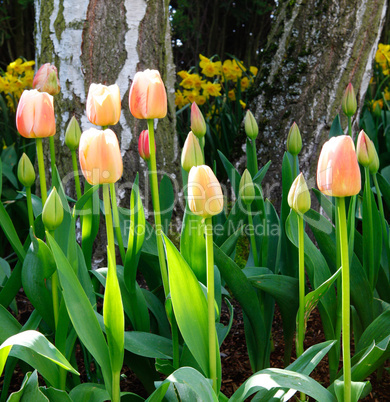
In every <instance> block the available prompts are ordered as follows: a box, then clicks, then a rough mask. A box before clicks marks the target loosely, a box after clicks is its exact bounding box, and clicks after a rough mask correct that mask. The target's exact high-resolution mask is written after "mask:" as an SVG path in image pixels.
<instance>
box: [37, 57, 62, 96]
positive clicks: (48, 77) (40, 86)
mask: <svg viewBox="0 0 390 402" xmlns="http://www.w3.org/2000/svg"><path fill="white" fill-rule="evenodd" d="M33 88H34V89H37V90H38V91H39V92H47V93H48V94H50V95H57V94H58V93H59V92H60V91H61V86H60V82H59V80H58V73H57V67H55V66H52V65H51V64H50V63H46V64H43V65H42V66H41V67H40V69H39V70H38V71H37V73H36V74H35V77H34V80H33Z"/></svg>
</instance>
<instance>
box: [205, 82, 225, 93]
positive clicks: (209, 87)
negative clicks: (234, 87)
mask: <svg viewBox="0 0 390 402" xmlns="http://www.w3.org/2000/svg"><path fill="white" fill-rule="evenodd" d="M202 88H203V94H204V95H205V94H209V95H210V96H221V84H218V83H212V82H210V81H207V82H206V83H204V84H202Z"/></svg>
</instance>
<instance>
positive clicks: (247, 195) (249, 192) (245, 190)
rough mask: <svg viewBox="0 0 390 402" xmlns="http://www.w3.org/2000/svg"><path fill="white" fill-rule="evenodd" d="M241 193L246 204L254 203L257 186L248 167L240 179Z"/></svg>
mask: <svg viewBox="0 0 390 402" xmlns="http://www.w3.org/2000/svg"><path fill="white" fill-rule="evenodd" d="M239 194H240V197H241V199H242V201H244V203H245V204H246V205H250V204H252V202H253V200H254V199H255V186H254V185H253V181H252V176H251V174H250V173H249V170H248V169H245V171H244V173H243V174H242V177H241V180H240V189H239Z"/></svg>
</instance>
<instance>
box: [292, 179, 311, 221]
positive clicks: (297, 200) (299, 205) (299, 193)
mask: <svg viewBox="0 0 390 402" xmlns="http://www.w3.org/2000/svg"><path fill="white" fill-rule="evenodd" d="M287 201H288V205H289V206H290V208H291V209H293V210H294V211H295V212H297V213H298V214H304V213H305V212H307V211H308V210H309V209H310V205H311V199H310V193H309V189H308V188H307V184H306V181H305V178H304V177H303V174H302V173H300V174H299V175H298V176H297V177H296V178H295V180H294V181H293V184H292V185H291V188H290V191H289V192H288V197H287Z"/></svg>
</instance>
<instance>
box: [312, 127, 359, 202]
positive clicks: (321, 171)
mask: <svg viewBox="0 0 390 402" xmlns="http://www.w3.org/2000/svg"><path fill="white" fill-rule="evenodd" d="M317 185H318V189H319V190H320V191H321V192H322V193H324V194H326V195H330V196H333V197H348V196H351V195H355V194H357V193H358V192H359V191H360V189H361V179H360V169H359V164H358V161H357V157H356V153H355V146H354V144H353V141H352V138H351V137H350V136H349V135H339V136H337V137H332V138H331V139H330V140H328V141H327V142H325V144H324V145H323V147H322V150H321V154H320V157H319V159H318V166H317Z"/></svg>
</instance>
